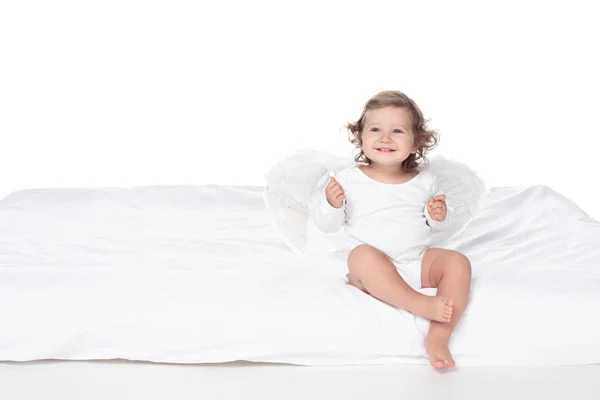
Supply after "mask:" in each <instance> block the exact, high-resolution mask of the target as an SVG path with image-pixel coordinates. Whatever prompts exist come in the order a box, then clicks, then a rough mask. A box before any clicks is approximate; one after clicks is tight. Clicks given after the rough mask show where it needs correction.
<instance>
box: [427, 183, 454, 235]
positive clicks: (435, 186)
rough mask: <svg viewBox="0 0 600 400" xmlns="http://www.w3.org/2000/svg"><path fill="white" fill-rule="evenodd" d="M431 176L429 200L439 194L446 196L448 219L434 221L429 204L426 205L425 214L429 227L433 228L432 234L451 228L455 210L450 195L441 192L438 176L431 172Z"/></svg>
mask: <svg viewBox="0 0 600 400" xmlns="http://www.w3.org/2000/svg"><path fill="white" fill-rule="evenodd" d="M429 174H430V180H429V196H428V198H427V199H428V200H429V199H430V198H432V197H435V196H437V195H439V194H445V195H446V219H445V220H443V221H441V222H440V221H435V220H433V218H431V215H429V210H428V208H427V203H425V209H424V214H425V218H426V219H427V225H429V226H430V227H431V231H432V232H441V231H443V230H445V229H446V228H447V227H448V226H450V224H451V223H452V217H453V212H454V210H453V208H452V206H451V204H450V201H449V199H448V195H447V194H446V193H443V191H442V190H441V188H440V185H439V181H438V178H437V176H436V175H435V174H434V173H431V172H430V173H429Z"/></svg>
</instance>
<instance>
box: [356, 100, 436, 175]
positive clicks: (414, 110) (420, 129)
mask: <svg viewBox="0 0 600 400" xmlns="http://www.w3.org/2000/svg"><path fill="white" fill-rule="evenodd" d="M388 106H393V107H399V108H400V107H404V108H406V109H408V111H409V112H410V114H411V116H412V118H411V119H412V126H411V131H412V132H413V135H414V145H415V147H417V153H416V154H412V153H411V154H410V155H409V156H408V158H407V159H406V160H404V162H402V169H403V170H404V171H405V172H408V173H412V172H414V171H416V169H417V167H418V166H419V160H422V161H423V163H425V164H427V162H428V161H427V158H426V157H425V155H426V154H427V152H428V151H430V150H432V149H433V148H434V147H435V146H436V145H437V144H438V142H439V140H440V137H439V133H438V132H437V131H435V130H432V129H429V128H428V127H427V122H428V121H429V120H425V118H424V117H423V113H422V112H421V109H420V108H419V107H418V106H417V104H416V103H415V102H414V101H413V100H412V99H411V98H409V97H408V96H407V95H405V94H404V93H402V92H399V91H392V90H386V91H383V92H380V93H377V94H376V95H375V96H373V97H371V98H370V99H369V101H367V103H366V104H365V107H364V109H363V111H362V114H361V115H360V118H359V119H358V121H356V122H354V123H351V122H349V123H348V124H347V125H346V129H348V133H349V135H348V136H349V140H350V143H352V144H353V145H354V146H356V149H358V150H359V152H358V154H356V155H355V156H354V160H355V161H356V162H358V163H363V164H367V165H368V164H371V160H369V159H368V158H367V156H366V155H365V153H364V152H363V151H362V134H363V129H364V123H365V115H366V113H367V111H369V110H373V109H378V108H383V107H388Z"/></svg>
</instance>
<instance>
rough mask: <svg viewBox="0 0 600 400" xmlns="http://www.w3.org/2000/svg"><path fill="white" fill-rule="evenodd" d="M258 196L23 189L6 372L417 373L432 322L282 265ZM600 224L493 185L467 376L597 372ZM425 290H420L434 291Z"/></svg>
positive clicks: (305, 267)
mask: <svg viewBox="0 0 600 400" xmlns="http://www.w3.org/2000/svg"><path fill="white" fill-rule="evenodd" d="M261 194H262V188H260V187H243V186H239V187H229V186H215V185H208V186H144V187H133V188H97V189H90V188H87V189H29V190H23V191H18V192H14V193H11V194H10V195H8V196H7V197H6V198H4V199H3V200H2V201H0V304H2V308H1V316H0V320H1V321H2V330H1V331H0V360H1V361H32V360H41V359H61V360H102V359H115V358H120V359H127V360H138V361H152V362H167V363H220V362H229V361H235V360H248V361H258V362H278V363H292V364H301V365H320V366H325V365H331V366H333V365H361V364H421V365H426V364H427V360H426V358H425V357H423V348H422V338H423V335H424V333H425V332H426V330H427V322H426V321H424V320H422V319H415V318H414V317H413V316H412V315H410V314H408V313H406V312H404V311H401V310H397V309H394V308H392V307H390V306H388V305H386V304H384V303H382V302H380V301H378V300H376V299H374V298H372V297H370V296H368V295H366V294H364V293H362V292H360V291H359V290H358V289H356V288H354V287H352V286H348V285H347V284H346V282H345V279H344V275H345V272H346V270H345V260H343V259H342V258H341V257H339V256H337V255H336V254H306V255H302V254H297V253H292V252H290V251H289V250H288V249H287V248H286V247H285V246H284V245H283V244H282V242H281V240H280V238H279V237H278V236H277V233H276V232H274V230H273V228H272V226H271V224H270V221H269V218H268V216H267V212H266V209H265V206H264V203H263V200H262V195H261ZM599 244H600V224H599V223H598V222H596V221H594V220H592V219H590V218H589V217H588V216H586V215H585V214H584V213H583V212H582V210H580V209H579V208H578V207H577V206H576V205H574V204H573V203H571V202H570V201H569V200H568V199H566V198H564V197H562V196H561V195H559V194H557V193H555V192H553V191H552V190H550V189H549V188H547V187H544V186H526V187H513V188H494V189H492V190H490V191H489V193H488V195H487V196H486V197H485V198H484V199H483V203H482V208H481V209H480V211H479V213H478V214H477V215H476V216H475V218H474V219H473V220H471V221H470V223H469V224H468V225H467V227H466V228H465V230H464V231H462V233H461V234H459V235H458V236H457V237H455V238H454V239H452V240H451V241H450V242H449V243H448V247H449V248H453V249H457V250H459V251H461V252H463V253H465V254H467V255H468V257H469V258H470V259H471V262H472V265H473V277H474V281H473V291H472V300H471V304H470V306H469V308H468V309H467V311H466V313H465V315H464V319H463V322H462V323H461V325H459V327H458V328H457V330H456V332H455V335H454V336H453V341H452V342H451V350H452V352H453V354H454V356H455V359H456V362H457V364H458V365H459V366H462V367H468V366H558V365H587V364H597V363H599V362H600V346H598V345H597V338H598V337H600V335H599V333H600V329H599V325H598V322H597V321H596V319H595V318H591V316H594V315H596V314H597V311H596V309H597V308H598V306H600V298H599V296H598V294H599V293H600V290H599V289H600V279H599V277H600V246H599ZM432 291H433V289H426V290H425V292H430V293H431V292H432Z"/></svg>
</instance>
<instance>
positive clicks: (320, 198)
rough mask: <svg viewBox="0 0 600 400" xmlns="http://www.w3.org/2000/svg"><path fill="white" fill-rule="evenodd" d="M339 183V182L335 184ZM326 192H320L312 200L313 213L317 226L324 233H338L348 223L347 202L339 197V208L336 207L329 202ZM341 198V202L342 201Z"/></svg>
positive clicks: (329, 185) (342, 197)
mask: <svg viewBox="0 0 600 400" xmlns="http://www.w3.org/2000/svg"><path fill="white" fill-rule="evenodd" d="M332 183H333V182H332V180H330V181H329V184H328V185H327V188H326V190H327V189H329V188H330V187H331V185H332ZM335 183H337V182H335ZM326 190H318V191H317V194H316V195H315V196H314V197H313V199H312V204H311V213H312V216H313V220H314V221H315V225H317V227H318V228H319V229H320V230H322V231H323V232H329V233H332V232H336V231H337V230H338V229H340V227H341V226H342V225H343V224H344V222H345V221H346V202H345V201H344V196H343V195H341V196H338V199H337V201H338V202H339V203H340V204H339V207H334V206H332V205H331V204H329V201H328V200H327V194H326ZM340 198H341V201H340Z"/></svg>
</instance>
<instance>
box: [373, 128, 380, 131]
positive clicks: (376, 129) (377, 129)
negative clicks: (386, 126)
mask: <svg viewBox="0 0 600 400" xmlns="http://www.w3.org/2000/svg"><path fill="white" fill-rule="evenodd" d="M371 132H379V128H371Z"/></svg>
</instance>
